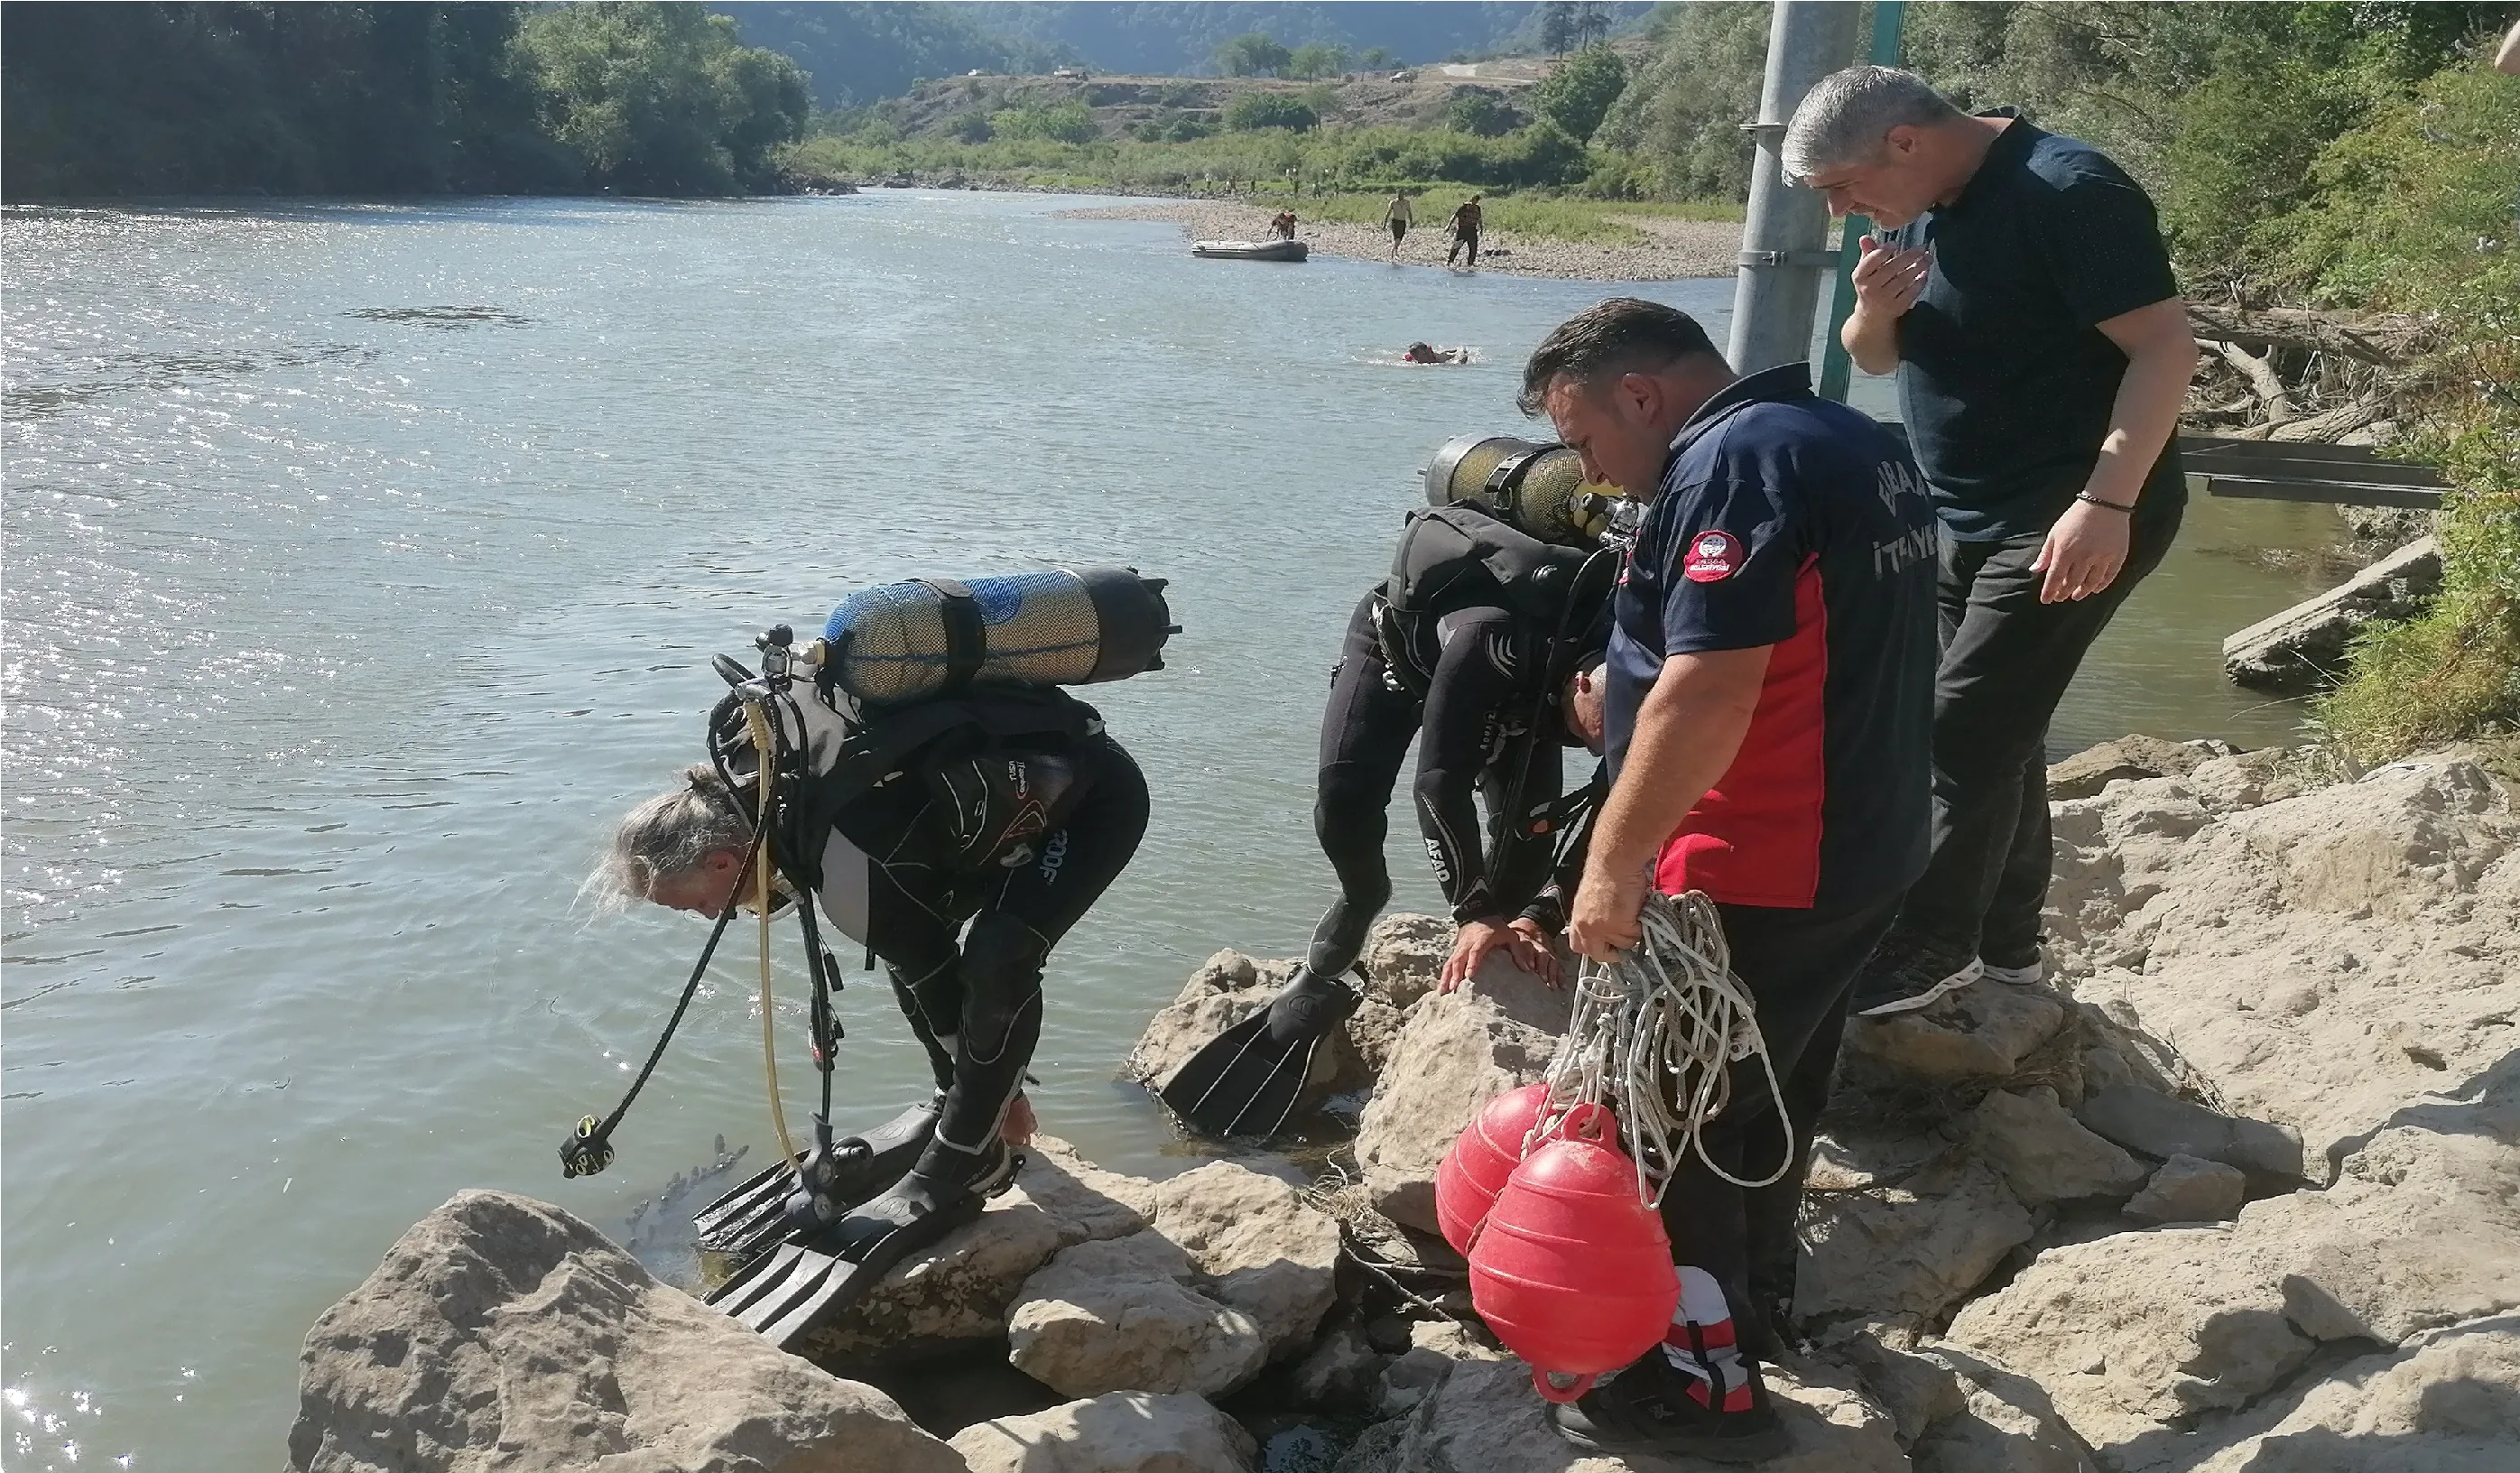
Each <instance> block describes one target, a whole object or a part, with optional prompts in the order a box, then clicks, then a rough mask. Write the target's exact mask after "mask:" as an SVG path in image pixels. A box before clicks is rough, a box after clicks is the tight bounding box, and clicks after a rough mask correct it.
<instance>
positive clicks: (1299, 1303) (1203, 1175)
mask: <svg viewBox="0 0 2520 1473" xmlns="http://www.w3.org/2000/svg"><path fill="white" fill-rule="evenodd" d="M1154 1220H1155V1230H1156V1231H1158V1232H1160V1233H1162V1234H1163V1235H1164V1236H1165V1237H1167V1238H1169V1239H1171V1240H1172V1241H1173V1242H1176V1243H1178V1244H1180V1245H1181V1247H1182V1249H1183V1250H1184V1251H1185V1252H1186V1253H1187V1254H1188V1255H1189V1259H1190V1262H1191V1263H1192V1264H1193V1266H1195V1267H1196V1269H1197V1271H1198V1272H1199V1274H1200V1275H1201V1276H1202V1278H1203V1279H1204V1280H1205V1282H1204V1283H1203V1284H1202V1288H1203V1289H1204V1291H1205V1292H1206V1293H1207V1295H1208V1296H1209V1297H1210V1298H1213V1299H1215V1300H1216V1301H1218V1302H1219V1303H1221V1304H1224V1305H1227V1306H1229V1307H1231V1308H1233V1309H1237V1310H1239V1311H1241V1312H1242V1313H1243V1314H1245V1315H1248V1316H1250V1317H1251V1318H1252V1320H1253V1321H1254V1322H1256V1323H1257V1324H1258V1325H1259V1327H1260V1332H1261V1334H1262V1335H1263V1336H1265V1337H1266V1338H1267V1340H1268V1346H1269V1355H1270V1356H1271V1358H1272V1359H1276V1358H1280V1357H1284V1356H1290V1355H1294V1354H1297V1353H1299V1352H1301V1351H1302V1350H1303V1348H1304V1347H1305V1346H1307V1345H1309V1344H1311V1343H1312V1339H1313V1334H1314V1332H1315V1331H1316V1330H1318V1329H1320V1328H1321V1322H1322V1317H1323V1316H1324V1315H1326V1314H1328V1312H1329V1307H1330V1302H1331V1301H1332V1300H1333V1299H1335V1298H1336V1297H1337V1294H1338V1285H1337V1276H1338V1256H1339V1227H1338V1224H1337V1223H1335V1222H1333V1221H1332V1220H1331V1219H1330V1218H1329V1217H1328V1215H1327V1214H1325V1213H1323V1212H1321V1211H1319V1210H1317V1209H1316V1208H1314V1207H1313V1206H1312V1205H1311V1204H1310V1203H1308V1202H1306V1201H1305V1200H1304V1197H1303V1193H1302V1192H1301V1191H1299V1190H1297V1189H1296V1188H1295V1187H1294V1186H1293V1185H1292V1184H1290V1183H1286V1182H1283V1181H1281V1180H1279V1179H1278V1178H1276V1177H1269V1176H1263V1175H1261V1174H1260V1173H1258V1172H1255V1171H1252V1170H1250V1169H1249V1168H1248V1167H1243V1166H1238V1165H1236V1164H1234V1163H1233V1162H1230V1161H1217V1162H1212V1163H1210V1164H1209V1165H1206V1166H1202V1167H1200V1168H1198V1169H1197V1170H1196V1171H1192V1172H1185V1173H1183V1174H1182V1175H1180V1176H1178V1177H1175V1178H1173V1179H1172V1180H1170V1181H1168V1182H1166V1183H1163V1184H1162V1185H1161V1186H1159V1187H1158V1188H1156V1193H1155V1213H1154Z"/></svg>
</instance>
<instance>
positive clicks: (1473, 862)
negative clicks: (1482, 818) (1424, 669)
mask: <svg viewBox="0 0 2520 1473" xmlns="http://www.w3.org/2000/svg"><path fill="white" fill-rule="evenodd" d="M1438 629H1439V633H1440V635H1441V638H1442V641H1443V645H1442V652H1441V654H1440V655H1438V656H1437V658H1436V661H1435V675H1434V680H1433V681H1432V683H1431V684H1430V685H1429V686H1428V688H1427V692H1426V714H1425V718H1424V722H1423V725H1422V726H1421V728H1420V730H1419V732H1418V784H1417V799H1418V827H1419V829H1420V830H1421V831H1422V832H1423V833H1424V834H1425V836H1426V857H1427V858H1428V859H1430V860H1432V861H1433V862H1434V865H1435V882H1436V883H1437V884H1439V885H1441V886H1442V887H1443V889H1444V898H1445V899H1446V900H1448V901H1450V902H1452V904H1453V921H1454V923H1455V924H1457V925H1460V924H1466V923H1467V922H1469V921H1473V920H1494V919H1497V918H1499V917H1500V916H1501V915H1503V911H1502V909H1501V908H1500V907H1499V906H1498V904H1497V899H1496V893H1495V891H1494V889H1493V888H1492V887H1491V886H1490V884H1489V883H1488V872H1487V856H1486V854H1485V852H1484V849H1483V847H1482V845H1481V843H1480V833H1479V811H1478V802H1477V793H1478V781H1479V774H1480V772H1481V771H1482V770H1484V769H1485V768H1486V766H1487V764H1488V762H1489V760H1490V759H1491V757H1492V756H1493V755H1494V754H1495V751H1496V749H1497V747H1498V745H1499V743H1500V741H1501V740H1502V737H1503V733H1504V729H1505V725H1506V721H1507V719H1508V714H1509V711H1510V707H1511V704H1512V702H1513V700H1514V698H1515V696H1516V693H1517V692H1518V690H1519V687H1520V686H1521V681H1520V678H1519V672H1520V668H1521V665H1520V661H1521V650H1520V649H1519V647H1518V641H1517V639H1516V637H1515V634H1514V626H1513V619H1512V616H1511V615H1509V614H1508V613H1507V612H1506V611H1505V610H1504V609H1501V608H1476V609H1468V610H1464V611H1463V612H1461V613H1456V614H1449V615H1446V616H1445V617H1444V619H1443V620H1442V622H1441V623H1440V624H1439V626H1438Z"/></svg>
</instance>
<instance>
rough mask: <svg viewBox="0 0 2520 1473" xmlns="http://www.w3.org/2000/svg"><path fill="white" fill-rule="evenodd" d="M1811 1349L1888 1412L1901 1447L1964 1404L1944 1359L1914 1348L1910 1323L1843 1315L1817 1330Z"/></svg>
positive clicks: (1957, 1381)
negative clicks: (1826, 1328) (1844, 1372)
mask: <svg viewBox="0 0 2520 1473" xmlns="http://www.w3.org/2000/svg"><path fill="white" fill-rule="evenodd" d="M1817 1350H1818V1353H1819V1354H1820V1355H1822V1356H1823V1357H1825V1358H1827V1359H1828V1360H1830V1361H1835V1362H1836V1363H1837V1364H1840V1365H1843V1366H1845V1367H1846V1368H1847V1369H1849V1370H1851V1371H1853V1372H1855V1375H1856V1378H1857V1379H1858V1380H1860V1381H1862V1382H1863V1383H1864V1389H1865V1390H1866V1391H1867V1392H1868V1393H1869V1394H1870V1395H1871V1397H1872V1400H1873V1401H1874V1402H1875V1403H1877V1404H1878V1405H1879V1406H1880V1407H1881V1409H1882V1410H1883V1411H1885V1412H1887V1413H1889V1416H1890V1420H1891V1423H1892V1425H1893V1426H1894V1427H1895V1428H1896V1429H1897V1431H1898V1436H1899V1445H1900V1446H1901V1447H1903V1448H1906V1447H1913V1445H1914V1443H1915V1442H1916V1440H1917V1439H1918V1438H1920V1437H1923V1436H1924V1435H1925V1431H1926V1429H1927V1428H1929V1427H1931V1426H1933V1425H1934V1424H1935V1423H1937V1422H1940V1421H1942V1420H1943V1419H1944V1418H1946V1417H1953V1416H1958V1415H1959V1414H1960V1413H1962V1412H1964V1411H1966V1410H1967V1409H1968V1398H1967V1396H1966V1394H1965V1393H1963V1392H1962V1391H1961V1390H1960V1378H1959V1373H1958V1372H1957V1371H1955V1370H1954V1369H1953V1368H1952V1365H1951V1362H1950V1361H1947V1360H1945V1359H1943V1358H1941V1357H1939V1356H1932V1355H1927V1354H1924V1353H1922V1352H1920V1351H1919V1350H1918V1349H1917V1346H1916V1332H1915V1329H1914V1327H1913V1325H1910V1324H1907V1323H1902V1322H1897V1321H1885V1320H1849V1321H1847V1322H1846V1323H1844V1324H1841V1325H1838V1326H1837V1327H1836V1328H1834V1329H1832V1330H1830V1331H1828V1332H1827V1333H1826V1334H1824V1335H1823V1336H1822V1337H1821V1339H1820V1341H1819V1343H1818V1346H1817Z"/></svg>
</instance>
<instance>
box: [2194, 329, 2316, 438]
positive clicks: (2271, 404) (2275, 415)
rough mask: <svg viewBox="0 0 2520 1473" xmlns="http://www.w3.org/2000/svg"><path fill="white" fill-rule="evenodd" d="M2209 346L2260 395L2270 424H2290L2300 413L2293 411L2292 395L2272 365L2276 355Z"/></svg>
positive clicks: (2223, 345) (2224, 345) (2219, 344)
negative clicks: (2285, 422) (2283, 422)
mask: <svg viewBox="0 0 2520 1473" xmlns="http://www.w3.org/2000/svg"><path fill="white" fill-rule="evenodd" d="M2205 346H2206V347H2207V348H2209V349H2211V350H2212V351H2213V352H2214V353H2215V354H2216V355H2217V356H2218V357H2220V358H2221V359H2222V360H2223V361H2224V362H2225V363H2228V364H2229V365H2230V366H2231V367H2232V368H2233V369H2235V370H2237V371H2238V372H2239V375H2240V377H2241V378H2243V379H2247V380H2249V391H2250V392H2251V393H2253V394H2255V395H2257V398H2258V403H2259V404H2260V405H2261V406H2263V407H2264V408H2265V410H2266V412H2267V419H2268V421H2269V422H2270V423H2278V422H2281V421H2284V420H2289V419H2291V418H2293V417H2294V416H2295V415H2296V414H2298V413H2299V412H2300V411H2298V410H2296V409H2294V408H2293V404H2292V394H2291V393H2290V392H2289V391H2288V390H2286V389H2285V388H2284V381H2283V378H2282V376H2281V375H2279V374H2277V373H2276V372H2275V367H2274V364H2273V362H2272V361H2270V360H2272V359H2273V357H2274V355H2273V353H2272V352H2270V353H2266V354H2263V355H2259V354H2253V353H2251V352H2250V351H2249V350H2248V349H2246V348H2243V347H2241V346H2240V345H2239V344H2237V343H2232V342H2208V343H2206V344H2205Z"/></svg>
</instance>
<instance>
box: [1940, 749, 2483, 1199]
mask: <svg viewBox="0 0 2520 1473" xmlns="http://www.w3.org/2000/svg"><path fill="white" fill-rule="evenodd" d="M2249 755H2250V756H2251V757H2256V756H2257V755H2258V754H2256V753H2251V754H2249ZM2223 760H2226V761H2232V762H2238V761H2242V760H2244V759H2223ZM2216 766H2217V764H2216V763H2208V764H2205V766H2203V767H2200V768H2199V769H2198V770H2197V772H2196V773H2195V774H2191V775H2190V778H2189V779H2188V780H2185V781H2190V782H2197V781H2202V779H2203V777H2204V775H2205V774H2206V773H2207V772H2208V770H2209V769H2212V768H2215V767H2216ZM2170 785H2171V784H2170V783H2169V781H2168V780H2162V781H2156V782H2122V783H2117V784H2114V785H2112V786H2111V787H2110V788H2109V790H2108V792H2107V794H2105V795H2104V796H2102V797H2100V798H2096V799H2091V800H2087V801H2086V802H2085V803H2082V804H2073V803H2065V804H2059V805H2057V807H2056V814H2057V819H2056V824H2057V830H2058V834H2059V842H2058V846H2057V860H2056V868H2057V880H2056V884H2055V887H2054V888H2053V889H2052V890H2051V892H2050V895H2051V906H2053V907H2055V909H2054V910H2052V911H2051V915H2050V922H2051V929H2052V930H2053V931H2054V933H2055V934H2056V935H2057V936H2058V937H2059V938H2060V943H2059V951H2060V952H2061V953H2063V954H2064V955H2065V957H2066V959H2067V960H2068V963H2069V965H2068V969H2069V970H2072V971H2074V972H2076V973H2077V980H2076V982H2075V994H2076V997H2077V998H2078V999H2079V1000H2080V1001H2081V1002H2083V1003H2085V1004H2091V1005H2092V1006H2093V1007H2096V1008H2099V1009H2101V1010H2103V1011H2105V1012H2106V1013H2107V1014H2108V1015H2109V1016H2111V1017H2112V1018H2115V1019H2118V1020H2119V1021H2120V1022H2121V1023H2122V1024H2123V1025H2124V1026H2125V1027H2127V1028H2128V1029H2130V1030H2133V1031H2135V1032H2138V1033H2140V1034H2141V1035H2143V1036H2144V1037H2146V1038H2148V1039H2151V1040H2153V1041H2156V1042H2157V1043H2159V1044H2160V1045H2162V1046H2164V1047H2165V1048H2166V1049H2169V1050H2171V1051H2172V1052H2174V1053H2175V1054H2176V1055H2178V1056H2179V1057H2180V1058H2181V1059H2183V1061H2184V1063H2185V1065H2186V1066H2187V1067H2189V1068H2191V1069H2192V1070H2193V1071H2194V1073H2195V1074H2196V1075H2197V1077H2198V1078H2199V1079H2200V1080H2203V1081H2209V1082H2210V1087H2208V1088H2202V1089H2193V1090H2191V1088H2190V1087H2189V1085H2188V1083H2187V1082H2186V1081H2182V1082H2180V1085H2181V1093H2193V1094H2195V1095H2196V1096H2197V1097H2199V1098H2203V1099H2206V1100H2208V1101H2209V1102H2211V1103H2213V1104H2214V1105H2215V1106H2216V1107H2217V1109H2218V1110H2220V1111H2221V1112H2222V1113H2224V1114H2227V1115H2231V1116H2245V1117H2249V1118H2253V1119H2257V1120H2262V1121H2268V1122H2272V1123H2274V1124H2277V1125H2281V1126H2285V1127H2289V1128H2290V1129H2292V1130H2294V1131H2296V1132H2298V1133H2299V1135H2300V1136H2301V1138H2302V1140H2303V1144H2304V1163H2303V1169H2304V1170H2306V1171H2308V1172H2310V1173H2311V1176H2312V1180H2321V1181H2323V1180H2327V1179H2328V1178H2329V1177H2330V1176H2331V1175H2332V1173H2333V1172H2334V1170H2335V1166H2336V1163H2337V1162H2338V1161H2339V1160H2340V1159H2341V1158H2342V1157H2343V1156H2344V1155H2345V1154H2347V1153H2349V1152H2350V1151H2351V1150H2352V1149H2353V1148H2354V1146H2355V1144H2356V1143H2357V1142H2358V1141H2359V1140H2360V1139H2362V1138H2364V1137H2366V1136H2367V1135H2368V1134H2369V1133H2370V1132H2371V1131H2373V1130H2375V1129H2377V1128H2379V1127H2381V1126H2382V1125H2383V1124H2385V1123H2386V1122H2388V1121H2389V1120H2390V1119H2391V1117H2392V1116H2393V1115H2394V1114H2395V1112H2397V1111H2398V1110H2399V1109H2400V1108H2401V1107H2402V1106H2403V1105H2404V1104H2405V1103H2406V1102H2407V1101H2408V1100H2409V1099H2412V1098H2415V1097H2417V1096H2419V1095H2423V1094H2432V1093H2435V1092H2444V1093H2457V1092H2459V1091H2461V1090H2462V1089H2463V1088H2465V1087H2467V1086H2469V1085H2470V1084H2471V1083H2472V1082H2473V1081H2476V1080H2478V1079H2479V1078H2481V1077H2483V1076H2484V1075H2486V1074H2487V1073H2488V1072H2489V1071H2491V1070H2492V1069H2493V1068H2494V1067H2495V1066H2496V1065H2497V1063H2498V1061H2499V1060H2500V1059H2502V1058H2503V1057H2504V1056H2505V1055H2506V1054H2508V1053H2509V1052H2510V1043H2509V1041H2508V1033H2509V1028H2508V1021H2507V1020H2509V1019H2510V1018H2512V1017H2514V1016H2520V927H2515V926H2514V925H2513V924H2512V920H2511V917H2512V916H2513V915H2520V854H2515V853H2514V847H2515V844H2520V821H2515V819H2514V817H2513V815H2512V812H2511V804H2510V800H2509V798H2508V796H2507V795H2506V794H2505V793H2504V792H2503V790H2502V789H2501V788H2500V787H2499V786H2498V784H2497V783H2496V781H2494V780H2493V779H2492V778H2491V777H2490V776H2489V775H2487V774H2486V773H2485V772H2483V771H2482V770H2481V769H2479V768H2478V767H2477V766H2476V765H2475V764H2473V763H2472V762H2469V761H2467V760H2464V759H2463V758H2460V757H2457V756H2454V755H2449V754H2444V755H2436V756H2430V757H2423V758H2418V759H2414V760H2412V761H2410V762H2407V763H2400V764H2392V765H2391V766H2390V767H2387V768H2382V769H2378V770H2375V771H2373V772H2371V773H2368V774H2366V775H2364V776H2363V779H2362V780H2361V781H2353V782H2338V783H2332V784H2330V785H2328V786H2324V787H2319V788H2316V789H2312V790H2309V791H2304V792H2301V793H2300V794H2298V795H2297V796H2293V797H2288V798H2282V799H2280V800H2272V801H2268V802H2265V803H2262V804H2260V805H2258V806H2255V807H2250V808H2246V809H2242V810H2238V811H2231V812H2226V813H2223V814H2220V815H2219V816H2214V817H2211V818H2210V820H2209V822H2207V823H2206V824H2205V825H2204V826H2201V827H2199V828H2197V829H2195V830H2194V831H2192V832H2191V833H2189V834H2187V835H2186V836H2184V837H2179V838H2166V837H2161V836H2157V835H2150V834H2146V833H2144V832H2142V831H2140V830H2143V829H2145V828H2147V827H2149V826H2152V825H2153V824H2154V823H2155V821H2156V820H2158V819H2161V818H2163V817H2164V816H2166V815H2168V814H2169V813H2170V812H2171V811H2172V810H2173V809H2174V808H2177V809H2178V810H2179V811H2180V812H2182V813H2185V812H2187V811H2188V810H2190V809H2193V808H2194V806H2195V801H2196V800H2195V797H2194V795H2193V794H2189V795H2188V796H2185V797H2178V796H2176V795H2172V794H2167V793H2165V792H2162V791H2153V790H2154V789H2162V788H2166V787H2168V786H2170ZM2075 810H2081V812H2080V813H2076V812H2074V811H2075ZM2182 822H2184V820H2183V821H2182ZM2069 831H2071V832H2073V833H2074V834H2075V835H2076V836H2074V837H2071V838H2070V839H2069V837H2068V834H2069ZM2075 937H2080V939H2079V940H2077V939H2074V938H2075ZM1971 990H1972V991H1982V990H1983V989H1971ZM2087 1015H2088V1014H2087ZM2085 1123H2086V1124H2092V1122H2091V1121H2090V1120H2089V1119H2088V1118H2086V1120H2085ZM2094 1129H2097V1127H2096V1126H2095V1127H2094ZM2101 1134H2103V1135H2106V1134H2107V1132H2106V1131H2102V1132H2101ZM2121 1143H2122V1144H2123V1143H2126V1142H2121ZM2136 1148H2137V1149H2141V1147H2136ZM2189 1154H2195V1155H2209V1154H2210V1153H2208V1152H2195V1151H2191V1152H2189ZM2216 1159H2226V1160H2228V1158H2223V1157H2218V1158H2216ZM2228 1164H2231V1165H2235V1166H2242V1167H2243V1168H2244V1169H2248V1163H2246V1162H2243V1161H2237V1160H2228Z"/></svg>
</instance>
